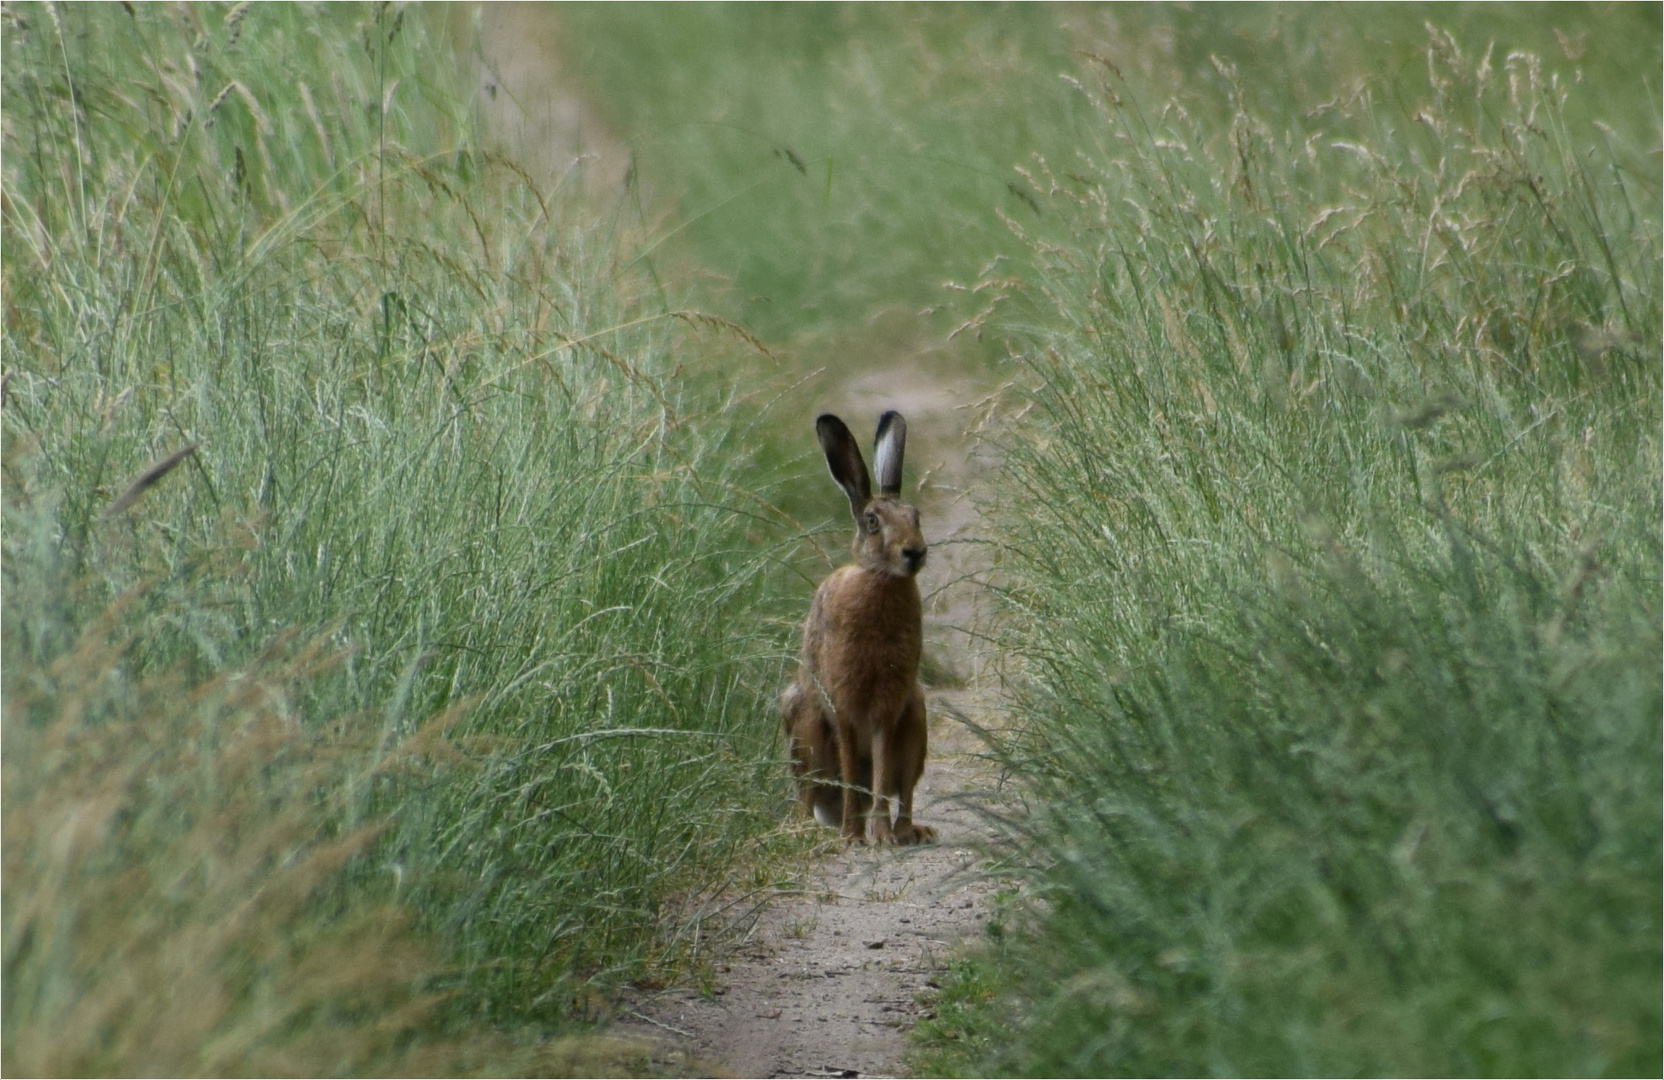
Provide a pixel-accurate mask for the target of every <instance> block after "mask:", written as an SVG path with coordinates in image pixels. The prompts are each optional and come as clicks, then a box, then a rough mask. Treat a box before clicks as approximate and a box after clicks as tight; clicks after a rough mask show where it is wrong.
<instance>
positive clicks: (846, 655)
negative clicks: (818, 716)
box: [809, 572, 923, 708]
mask: <svg viewBox="0 0 1664 1080" xmlns="http://www.w3.org/2000/svg"><path fill="white" fill-rule="evenodd" d="M875 577H877V575H870V574H862V573H859V572H856V573H842V572H840V573H839V574H836V575H834V576H833V577H832V578H831V579H829V580H828V581H827V583H826V585H825V586H823V587H822V589H821V595H820V596H819V597H817V600H818V602H817V603H816V605H815V608H816V611H815V615H816V618H815V619H812V620H811V623H812V625H811V626H810V628H809V629H810V634H811V637H812V640H813V641H814V646H813V649H812V651H813V653H814V654H815V655H814V660H815V667H816V668H817V669H818V674H819V676H820V678H821V680H822V681H823V682H824V683H826V684H827V685H828V686H829V687H836V692H837V696H839V697H842V698H844V699H845V701H846V702H847V703H848V704H849V705H851V706H854V707H857V708H862V707H865V706H867V705H875V704H876V703H878V702H879V701H880V700H881V699H888V698H893V697H898V696H899V697H905V696H906V695H907V694H909V693H910V692H911V691H912V688H913V684H914V682H915V681H916V680H917V679H918V673H919V655H920V651H921V647H922V640H921V632H922V626H921V622H922V615H923V611H922V606H921V604H920V601H919V593H918V586H917V585H916V584H915V583H914V582H913V581H912V580H911V579H902V580H899V581H886V580H883V579H879V580H872V579H873V578H875Z"/></svg>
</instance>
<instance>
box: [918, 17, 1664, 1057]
mask: <svg viewBox="0 0 1664 1080" xmlns="http://www.w3.org/2000/svg"><path fill="white" fill-rule="evenodd" d="M1630 14H1632V15H1634V16H1635V17H1636V19H1637V21H1638V22H1639V23H1640V24H1641V26H1639V27H1634V28H1631V29H1633V30H1634V31H1635V32H1637V33H1639V32H1640V31H1641V30H1642V29H1644V28H1645V24H1646V22H1647V20H1648V19H1650V18H1652V17H1653V16H1654V15H1655V14H1656V13H1646V12H1632V13H1630ZM1624 32H1626V31H1625V28H1624V27H1621V26H1615V27H1612V28H1611V29H1610V31H1609V33H1611V34H1613V35H1620V34H1622V33H1624ZM1652 41H1653V42H1654V49H1655V50H1656V33H1654V34H1653V37H1652ZM1261 62H1262V64H1264V63H1270V64H1275V63H1276V57H1275V56H1273V57H1271V58H1269V59H1263V60H1262V61H1261ZM1291 62H1292V61H1291ZM1420 63H1421V65H1423V66H1422V67H1421V69H1420V70H1421V71H1424V72H1425V83H1424V84H1420V85H1421V88H1420V89H1416V88H1415V86H1416V84H1415V83H1411V84H1408V85H1407V84H1406V83H1405V82H1404V81H1403V80H1401V79H1400V80H1397V81H1395V80H1394V79H1393V77H1392V75H1391V74H1389V75H1388V76H1386V77H1384V78H1377V79H1374V80H1365V81H1364V82H1363V83H1361V84H1360V85H1356V86H1354V87H1351V88H1349V90H1348V92H1346V93H1344V94H1338V95H1336V96H1334V97H1333V98H1332V99H1330V100H1329V102H1328V104H1327V105H1326V106H1325V107H1323V108H1320V109H1317V110H1315V111H1311V112H1304V111H1302V110H1299V109H1293V108H1290V107H1289V104H1288V101H1287V99H1283V100H1282V101H1280V102H1279V103H1278V104H1276V105H1274V106H1266V105H1265V104H1264V101H1265V99H1267V98H1268V97H1272V96H1274V94H1273V91H1272V90H1271V89H1270V88H1269V87H1268V86H1266V85H1265V84H1263V83H1249V82H1248V81H1247V79H1246V78H1245V76H1244V75H1243V73H1242V71H1241V70H1240V69H1235V68H1233V67H1232V66H1231V65H1230V64H1229V63H1228V62H1225V61H1224V60H1219V61H1218V63H1217V67H1216V72H1217V75H1218V79H1219V82H1218V84H1217V85H1218V87H1219V88H1220V91H1219V92H1220V94H1221V96H1220V98H1218V99H1217V100H1214V101H1212V102H1211V103H1209V102H1206V100H1205V99H1206V94H1204V93H1200V92H1197V91H1194V90H1192V91H1190V96H1191V98H1192V100H1187V101H1185V102H1183V103H1181V102H1180V101H1177V100H1171V99H1169V100H1168V101H1167V102H1166V103H1162V102H1161V100H1160V98H1158V97H1154V96H1152V95H1149V93H1148V91H1147V90H1146V89H1145V87H1147V86H1148V85H1149V84H1148V83H1147V82H1144V81H1143V80H1142V77H1138V78H1135V77H1134V76H1132V75H1128V76H1126V77H1125V78H1123V77H1122V76H1121V73H1120V72H1119V71H1118V70H1117V69H1116V68H1115V67H1114V66H1112V65H1110V64H1103V65H1100V76H1099V77H1098V78H1095V79H1092V80H1090V81H1083V84H1082V89H1081V93H1082V95H1083V97H1085V98H1086V99H1087V100H1089V101H1090V102H1091V103H1092V105H1093V108H1094V109H1095V110H1096V112H1097V115H1098V117H1099V119H1098V121H1097V123H1096V125H1095V126H1094V128H1093V129H1092V130H1091V131H1090V132H1089V133H1088V134H1087V135H1086V136H1085V137H1084V138H1083V146H1082V152H1081V153H1080V155H1078V156H1077V157H1075V158H1074V159H1073V160H1068V161H1051V162H1045V163H1040V164H1037V166H1036V168H1035V169H1034V170H1033V171H1032V175H1033V179H1034V182H1035V185H1036V186H1037V187H1038V188H1040V189H1041V190H1043V191H1044V192H1045V193H1046V201H1045V206H1046V209H1047V211H1048V220H1049V221H1050V222H1052V224H1050V225H1047V226H1036V227H1033V228H1030V229H1027V232H1028V234H1029V237H1030V240H1031V242H1032V251H1033V256H1032V258H1031V261H1030V264H1029V266H1028V268H1027V269H1026V271H1025V272H1022V273H1013V274H1012V275H1009V276H1007V277H1006V279H1005V281H1004V282H1003V283H1002V285H1001V287H1002V288H1006V289H1008V290H1009V291H1010V292H1011V293H1012V295H1013V297H1014V299H1013V301H1012V303H1011V304H1010V306H1008V307H1007V309H1006V312H1005V317H1006V324H1005V325H1006V326H1007V327H1008V329H1010V330H1011V331H1012V333H1013V334H1014V337H1015V340H1016V341H1017V342H1019V347H1020V348H1021V350H1022V357H1021V358H1022V360H1023V362H1024V363H1025V364H1026V366H1027V370H1028V371H1029V372H1031V379H1030V382H1031V384H1032V388H1033V401H1034V403H1035V405H1036V406H1037V408H1036V409H1035V410H1034V412H1033V413H1032V414H1031V415H1032V416H1033V417H1034V418H1035V419H1036V423H1035V424H1034V426H1033V427H1032V428H1030V429H1024V430H1021V431H1013V432H1012V433H1011V436H1010V438H1009V439H1008V440H1006V447H1005V450H1006V455H1007V456H1006V460H1007V465H1008V472H1007V483H1008V484H1009V489H1008V491H1007V492H1006V493H1005V494H1006V505H1005V506H1004V508H1003V513H1002V518H1001V520H1002V525H1001V529H1002V532H1003V535H1004V537H1005V538H1006V540H1007V544H1006V547H1005V549H1004V556H1003V560H1002V563H1001V569H1002V571H1003V573H1004V574H1005V575H1007V578H1008V586H1007V587H1006V588H1005V590H1004V594H1003V595H1004V600H1005V603H1006V610H1007V612H1008V628H1009V632H1008V643H1009V647H1010V650H1011V652H1012V654H1013V658H1014V664H1015V666H1016V668H1017V671H1018V678H1017V679H1016V686H1017V688H1018V689H1017V718H1018V721H1019V722H1018V726H1017V728H1016V730H1015V731H1013V732H1012V733H1011V735H1010V737H1009V739H1008V740H1007V741H1006V743H1005V745H1004V747H1003V750H1004V753H1005V754H1006V755H1007V757H1008V760H1009V762H1010V764H1011V766H1012V768H1013V769H1014V770H1015V771H1016V772H1017V773H1018V774H1019V775H1020V776H1022V777H1023V778H1024V779H1025V780H1026V781H1027V783H1028V784H1029V785H1030V787H1029V791H1030V793H1031V799H1030V803H1029V813H1028V814H1027V816H1025V817H1023V818H1022V819H1020V820H1014V821H1011V822H1009V826H1010V829H1011V835H1012V836H1013V838H1014V839H1015V840H1016V841H1018V842H1019V843H1021V844H1022V845H1023V846H1024V850H1026V851H1027V852H1028V853H1029V856H1030V858H1031V859H1032V861H1033V864H1034V865H1035V867H1036V871H1035V876H1036V880H1037V883H1038V884H1040V885H1041V886H1042V887H1043V889H1044V890H1045V893H1044V894H1045V896H1046V899H1047V905H1046V907H1045V908H1044V909H1043V910H1040V911H1036V912H1035V913H1033V915H1032V922H1031V923H1030V924H1029V925H1028V927H1027V930H1026V931H1025V932H1024V933H1023V934H1020V935H1019V936H1018V939H1017V940H1016V941H1015V942H1008V943H1006V944H1004V945H1002V946H1001V947H1000V948H999V949H997V950H995V951H994V952H991V953H990V954H989V955H988V957H987V958H986V959H985V963H986V964H988V965H991V967H992V969H993V970H995V971H998V972H999V973H1000V980H999V981H1000V985H1002V986H1003V987H1004V988H1005V989H1004V996H1003V997H1001V996H995V997H992V998H986V996H985V995H986V991H985V990H982V989H978V988H979V987H981V986H983V985H984V981H985V980H986V978H987V976H986V973H985V972H984V971H983V970H981V969H978V970H977V971H976V972H975V973H973V975H972V976H967V977H965V978H964V979H962V980H961V983H962V985H960V986H959V989H958V990H956V991H952V992H950V999H952V1001H953V1003H954V1004H955V1007H956V1008H961V1009H963V1008H965V1007H967V1002H968V1003H970V1004H969V1007H970V1011H971V1014H972V1015H973V1017H976V1018H977V1019H973V1020H972V1021H970V1026H969V1028H968V1029H967V1030H970V1031H973V1032H978V1031H979V1032H980V1034H981V1036H982V1037H981V1039H980V1040H979V1041H977V1040H972V1041H977V1045H978V1046H979V1047H980V1051H979V1052H978V1054H977V1056H974V1057H967V1056H966V1055H964V1054H960V1055H958V1056H955V1055H954V1054H953V1053H952V1052H951V1049H950V1050H947V1051H944V1050H943V1047H944V1045H945V1041H943V1040H939V1041H938V1042H937V1043H936V1044H935V1049H936V1051H937V1053H938V1056H936V1057H932V1058H930V1059H928V1060H929V1062H930V1065H929V1067H930V1068H933V1069H951V1068H958V1069H963V1070H966V1071H969V1072H971V1073H973V1074H975V1073H984V1074H985V1071H987V1072H1000V1073H1011V1074H1021V1075H1110V1074H1139V1075H1147V1074H1179V1073H1183V1074H1198V1075H1199V1074H1243V1073H1247V1074H1259V1073H1267V1074H1271V1073H1275V1074H1288V1073H1299V1074H1325V1075H1351V1074H1358V1073H1396V1074H1444V1075H1453V1074H1500V1075H1510V1074H1513V1075H1524V1074H1532V1075H1536V1074H1550V1075H1553V1074H1571V1073H1576V1074H1580V1075H1595V1074H1602V1075H1605V1074H1615V1075H1630V1074H1639V1073H1651V1072H1656V1071H1657V1070H1658V1069H1659V1060H1660V1059H1659V1034H1660V1009H1659V990H1660V954H1661V937H1660V925H1659V910H1660V906H1661V899H1664V898H1661V893H1660V878H1661V862H1660V843H1661V838H1660V828H1659V807H1660V804H1661V799H1664V791H1661V782H1660V731H1659V717H1660V714H1661V709H1664V694H1661V688H1660V675H1659V656H1660V652H1661V647H1664V640H1661V636H1660V614H1661V612H1660V608H1661V604H1660V573H1659V565H1660V559H1661V555H1664V549H1661V543H1660V521H1661V518H1664V507H1661V504H1660V487H1661V482H1664V474H1661V467H1660V436H1659V431H1660V422H1661V416H1660V401H1659V396H1660V395H1659V391H1660V368H1659V356H1660V340H1659V325H1660V292H1661V286H1660V276H1659V265H1660V264H1659V259H1660V251H1659V235H1660V220H1659V213H1658V205H1659V195H1660V176H1659V162H1658V157H1657V150H1656V147H1657V138H1658V132H1657V126H1656V123H1657V121H1656V117H1657V115H1658V112H1657V105H1658V103H1657V96H1656V88H1655V89H1654V90H1653V91H1651V92H1650V94H1648V95H1647V97H1638V98H1636V99H1634V100H1628V99H1619V98H1597V99H1594V100H1587V99H1583V98H1582V97H1581V95H1582V94H1583V93H1584V90H1583V88H1581V87H1580V86H1579V85H1578V81H1577V80H1576V79H1575V78H1573V77H1571V76H1570V74H1569V73H1567V72H1566V71H1565V65H1563V64H1560V63H1551V62H1548V61H1545V60H1543V59H1540V58H1539V57H1538V56H1536V55H1532V54H1528V53H1519V52H1511V53H1501V52H1496V51H1490V50H1487V49H1486V48H1485V47H1484V44H1483V43H1479V45H1478V48H1477V49H1472V48H1469V47H1468V45H1467V43H1459V42H1458V41H1457V40H1456V39H1455V38H1454V37H1452V36H1450V35H1448V34H1446V33H1444V32H1442V31H1438V30H1431V31H1429V32H1428V34H1427V36H1426V37H1424V38H1423V44H1422V54H1421V61H1420ZM1653 66H1654V68H1655V67H1656V51H1655V52H1654V60H1653ZM1630 74H1631V75H1632V76H1633V75H1635V74H1636V73H1635V72H1634V71H1631V72H1630ZM1418 79H1419V76H1418ZM1196 98H1200V99H1203V103H1201V104H1198V103H1197V101H1196V100H1194V99H1196ZM1648 98H1650V100H1648ZM1603 111H1604V112H1610V113H1611V114H1613V115H1612V116H1611V118H1610V119H1603V116H1602V113H1603ZM1215 118H1218V119H1215ZM1596 121H1601V122H1598V123H1597V122H1596ZM1625 132H1628V133H1631V134H1630V135H1629V136H1628V137H1626V135H1625V134H1624V133H1625ZM1635 132H1644V133H1645V134H1644V135H1643V136H1641V137H1640V139H1637V138H1636V137H1635V136H1634V134H1633V133H1635ZM955 993H957V994H958V997H957V998H954V997H953V994H955ZM979 998H981V999H984V1000H985V1001H986V1002H987V1003H985V1004H983V1005H980V1006H977V1005H976V1001H977V1000H979ZM979 1010H980V1011H979ZM956 1016H958V1019H956V1020H955V1021H954V1022H955V1023H956V1024H964V1023H965V1022H966V1021H965V1020H964V1017H963V1016H962V1015H959V1014H956ZM989 1028H992V1029H994V1030H995V1031H998V1032H1000V1034H999V1035H995V1036H994V1037H992V1038H989V1037H988V1035H987V1031H988V1029H989ZM939 1030H941V1031H942V1033H943V1034H948V1033H947V1032H946V1031H945V1029H939Z"/></svg>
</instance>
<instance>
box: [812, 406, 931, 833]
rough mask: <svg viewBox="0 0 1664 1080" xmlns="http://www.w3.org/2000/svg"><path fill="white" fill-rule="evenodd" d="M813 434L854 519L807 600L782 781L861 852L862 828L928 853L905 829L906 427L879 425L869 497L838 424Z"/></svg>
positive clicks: (913, 608) (914, 542) (909, 737)
mask: <svg viewBox="0 0 1664 1080" xmlns="http://www.w3.org/2000/svg"><path fill="white" fill-rule="evenodd" d="M815 433H816V434H817V435H818V436H819V437H820V446H821V449H822V450H823V451H824V452H825V454H826V464H827V467H828V468H830V469H831V470H832V479H833V480H836V481H837V482H838V486H839V487H841V488H843V490H844V494H846V495H848V496H849V509H850V512H851V513H853V514H854V515H855V543H854V546H853V550H854V554H855V562H854V563H853V564H851V565H849V566H845V567H842V568H840V569H838V570H836V571H834V572H833V574H832V576H831V577H829V578H827V579H826V580H825V581H824V582H822V583H821V586H820V588H819V589H817V590H816V591H815V599H814V603H813V604H812V605H811V606H810V608H809V618H808V619H807V620H806V621H805V622H804V624H803V655H802V662H801V663H800V665H799V666H798V671H797V678H796V680H795V681H794V682H793V683H792V684H791V685H790V686H788V687H787V688H786V690H785V692H784V693H783V694H782V695H781V707H782V712H783V717H782V719H783V722H784V724H785V728H786V735H787V737H788V738H789V739H790V741H791V747H792V770H793V772H794V773H795V774H796V775H797V778H798V785H799V794H800V797H801V798H802V800H803V806H804V808H805V809H806V810H809V811H811V812H812V813H813V814H814V816H815V820H817V821H819V822H820V823H821V824H823V825H831V826H835V827H836V826H842V828H843V834H844V837H845V838H846V839H848V840H854V841H857V842H861V843H864V842H865V841H866V834H867V820H868V818H869V817H870V818H871V820H872V837H873V839H874V840H875V841H878V842H885V841H889V842H892V843H896V844H917V843H924V842H928V841H931V840H934V839H935V838H936V833H935V830H933V829H930V828H928V827H926V826H924V825H918V824H915V823H914V821H913V787H914V785H916V784H917V783H918V782H919V776H920V775H921V774H922V773H923V772H924V756H925V749H926V730H925V713H924V691H923V690H922V689H920V687H919V656H920V653H921V652H922V650H923V647H924V632H923V615H924V608H923V604H922V603H921V601H920V598H919V582H918V578H917V574H918V572H919V569H920V568H921V567H922V566H924V558H925V552H926V548H925V542H924V536H923V534H921V533H920V532H919V511H918V510H917V509H916V508H915V507H913V506H910V505H908V504H907V503H905V502H902V500H901V458H902V453H903V451H904V450H905V449H906V445H907V421H905V420H903V419H902V418H901V414H900V413H897V412H887V413H885V414H884V415H883V416H881V417H879V419H878V435H877V437H876V438H875V440H874V442H873V463H874V465H875V466H876V468H877V474H878V497H877V498H874V497H873V494H872V482H871V481H870V480H869V479H868V477H867V463H866V461H865V459H863V458H862V457H861V448H860V447H859V446H858V445H856V442H855V437H854V436H853V435H851V434H850V433H849V428H848V427H846V426H845V425H844V422H843V421H842V420H840V419H838V418H837V417H836V416H833V415H831V414H830V413H828V414H826V415H824V416H822V417H820V418H819V419H818V420H816V421H815ZM892 798H893V799H894V800H895V803H896V817H895V821H894V822H893V823H892V822H891V820H890V800H891V799H892Z"/></svg>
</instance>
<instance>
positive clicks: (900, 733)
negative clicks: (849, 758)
mask: <svg viewBox="0 0 1664 1080" xmlns="http://www.w3.org/2000/svg"><path fill="white" fill-rule="evenodd" d="M929 742H930V727H929V725H928V723H927V721H926V717H925V711H924V691H923V690H921V689H920V688H919V687H917V686H915V687H914V688H913V695H912V697H910V698H909V699H908V701H907V708H906V709H905V710H904V711H903V712H902V714H901V722H900V723H899V724H897V725H896V734H895V739H894V740H893V743H894V745H893V747H892V749H891V754H890V756H891V758H892V760H893V761H894V762H895V766H894V767H895V776H896V787H895V792H896V827H895V832H894V834H893V835H892V839H893V840H894V841H895V842H896V843H898V844H928V843H931V842H932V841H934V840H935V839H936V830H935V829H932V828H931V827H930V826H928V825H915V824H914V823H913V788H914V786H915V785H917V784H918V782H919V777H921V776H923V775H924V758H925V753H926V752H927V751H928V749H929Z"/></svg>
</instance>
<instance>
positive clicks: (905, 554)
mask: <svg viewBox="0 0 1664 1080" xmlns="http://www.w3.org/2000/svg"><path fill="white" fill-rule="evenodd" d="M927 554H929V550H928V549H927V548H926V547H925V546H924V545H923V544H920V545H919V546H917V547H904V548H902V549H901V557H902V559H903V560H905V561H906V563H907V572H908V573H909V574H916V573H918V572H919V571H920V570H921V569H923V568H924V557H925V555H927Z"/></svg>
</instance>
